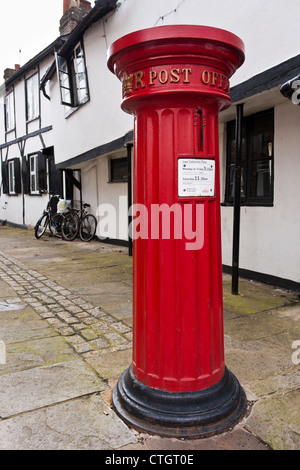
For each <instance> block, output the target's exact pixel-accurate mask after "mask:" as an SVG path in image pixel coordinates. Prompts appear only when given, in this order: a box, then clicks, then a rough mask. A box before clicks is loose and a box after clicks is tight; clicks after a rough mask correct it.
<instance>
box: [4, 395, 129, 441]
mask: <svg viewBox="0 0 300 470" xmlns="http://www.w3.org/2000/svg"><path fill="white" fill-rule="evenodd" d="M136 442H137V439H136V437H135V436H134V434H133V433H132V432H130V431H129V430H128V428H127V426H126V425H125V424H124V423H123V422H122V421H121V420H120V419H119V418H118V417H117V416H116V414H115V413H114V412H113V411H112V410H111V409H110V408H109V407H107V406H106V405H105V403H104V402H103V400H102V399H101V397H100V396H99V395H97V394H96V395H93V396H88V397H83V398H77V399H75V400H72V401H68V402H64V403H59V404H56V405H54V406H51V407H46V408H43V409H40V410H37V411H33V412H31V413H27V414H26V415H20V416H17V417H13V418H11V419H9V420H5V421H2V422H1V421H0V449H1V450H114V449H118V448H121V447H124V446H126V445H129V444H135V443H136Z"/></svg>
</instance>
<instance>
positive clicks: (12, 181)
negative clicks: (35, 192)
mask: <svg viewBox="0 0 300 470" xmlns="http://www.w3.org/2000/svg"><path fill="white" fill-rule="evenodd" d="M7 166H8V194H10V195H12V194H16V175H15V163H14V160H8V162H7Z"/></svg>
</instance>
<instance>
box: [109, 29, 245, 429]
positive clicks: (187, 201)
mask: <svg viewBox="0 0 300 470" xmlns="http://www.w3.org/2000/svg"><path fill="white" fill-rule="evenodd" d="M243 60H244V51H243V43H242V42H241V40H240V39H239V38H237V37H236V36H234V35H233V34H231V33H229V32H226V31H223V30H219V29H215V28H208V27H202V26H166V27H159V28H151V29H148V30H142V31H137V32H135V33H131V34H129V35H127V36H125V37H123V38H121V39H119V40H118V41H116V42H115V43H114V44H113V45H112V46H111V48H110V50H109V60H108V66H109V68H110V70H111V71H113V72H114V73H115V74H116V75H117V76H118V77H119V79H120V80H121V81H122V84H123V103H122V108H123V110H124V111H126V112H128V113H131V114H133V115H134V123H135V124H134V125H135V129H134V136H135V138H134V141H135V142H134V170H133V172H134V176H133V206H134V211H135V216H137V215H138V220H139V224H138V231H137V232H138V233H137V232H135V237H134V241H133V360H132V365H131V366H130V368H129V369H128V370H127V371H125V372H124V374H123V375H122V377H121V378H120V380H119V382H118V384H117V386H116V387H115V389H114V391H113V404H114V406H115V409H116V411H117V413H118V414H119V415H120V416H121V417H122V418H123V419H124V420H125V421H127V422H128V423H130V424H131V425H132V426H134V427H136V428H137V429H141V430H146V431H148V432H154V433H158V434H163V435H170V436H186V437H196V436H208V435H211V434H215V433H219V432H222V431H224V430H225V429H227V428H228V427H230V426H232V425H233V424H235V423H236V422H237V421H238V420H239V419H240V418H241V416H242V415H243V413H244V411H245V405H246V400H245V394H244V392H243V389H242V387H241V386H240V384H239V382H238V380H237V379H236V377H235V376H234V375H233V374H232V373H231V372H230V371H229V370H228V369H227V368H226V366H225V363H224V344H223V342H224V338H223V336H224V333H223V301H222V298H223V297H222V257H221V227H220V175H219V142H218V112H219V111H220V110H221V109H224V108H226V107H228V106H229V105H230V98H229V78H230V77H231V75H232V74H233V73H234V71H235V70H236V69H237V68H238V67H239V66H240V65H241V64H242V63H243ZM136 220H137V219H136Z"/></svg>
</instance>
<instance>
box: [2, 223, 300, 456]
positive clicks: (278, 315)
mask: <svg viewBox="0 0 300 470" xmlns="http://www.w3.org/2000/svg"><path fill="white" fill-rule="evenodd" d="M223 282H224V328H225V353H226V365H227V367H228V368H229V369H230V370H231V371H232V372H233V373H234V374H235V375H236V376H237V377H238V379H239V381H240V383H241V385H242V386H243V387H244V389H245V391H246V393H247V400H248V412H247V415H246V416H245V417H244V419H243V420H242V421H241V422H240V423H238V424H237V426H236V427H235V428H234V429H232V430H230V431H228V432H226V433H223V434H221V435H219V436H214V437H211V438H207V439H197V440H184V439H174V438H164V437H159V436H155V435H152V436H150V435H147V434H142V433H139V432H137V431H135V430H134V429H131V428H129V427H128V426H127V425H126V424H125V423H124V422H123V421H122V420H121V419H120V418H119V417H118V416H117V415H116V413H115V412H114V410H113V408H112V405H111V394H112V389H113V387H114V385H115V383H116V382H117V380H118V378H119V377H120V375H121V373H122V372H123V371H124V370H125V369H127V367H128V366H129V365H130V363H131V354H132V294H131V289H132V258H130V257H129V256H128V252H127V249H126V248H122V247H117V246H112V245H107V244H104V243H100V242H98V241H92V242H89V243H84V242H81V241H77V240H76V241H74V242H64V241H62V240H60V239H57V238H55V237H51V236H49V235H45V236H44V237H42V238H41V239H40V240H36V239H35V237H34V233H33V231H32V230H21V229H16V228H10V227H0V450H4V449H5V450H110V451H111V450H112V451H131V452H134V451H153V452H156V451H157V450H167V451H169V452H172V451H174V452H175V451H176V452H178V451H195V450H271V449H273V450H299V449H300V406H299V405H300V393H299V388H300V365H299V364H297V362H299V361H298V358H300V352H299V354H298V355H297V349H295V348H296V346H297V344H298V346H297V347H298V349H300V305H299V297H298V293H295V292H289V291H286V290H283V289H279V288H276V287H272V286H266V285H263V284H260V283H257V282H252V281H249V280H245V279H241V280H240V295H239V296H232V295H231V293H230V276H228V275H224V279H223ZM297 342H298V343H297ZM1 362H2V363H1Z"/></svg>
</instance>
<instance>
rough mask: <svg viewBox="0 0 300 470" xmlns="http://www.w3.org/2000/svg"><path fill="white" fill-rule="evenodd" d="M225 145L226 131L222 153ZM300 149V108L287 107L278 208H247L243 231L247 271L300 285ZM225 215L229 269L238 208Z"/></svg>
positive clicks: (277, 174) (279, 153) (281, 112)
mask: <svg viewBox="0 0 300 470" xmlns="http://www.w3.org/2000/svg"><path fill="white" fill-rule="evenodd" d="M222 142H223V141H222V131H221V140H220V147H221V152H222V149H223V144H222ZM299 148H300V107H298V106H295V105H293V104H292V103H291V102H289V101H286V102H284V103H283V104H280V105H278V106H275V142H274V195H275V197H274V207H241V229H240V237H241V239H240V267H241V268H243V269H248V270H252V271H257V272H261V273H265V274H270V275H273V276H278V277H281V278H286V279H289V280H292V281H295V282H300V246H299V240H300V216H299V200H300V185H299V175H300V158H299ZM221 168H222V169H223V168H224V158H223V159H222V164H221ZM222 180H223V181H224V172H222ZM221 194H224V184H223V185H222V192H221ZM221 212H222V251H223V263H224V264H226V265H229V266H231V263H232V236H233V233H232V232H233V230H232V229H233V208H232V207H222V209H221Z"/></svg>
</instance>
